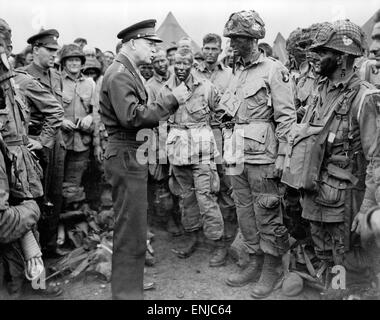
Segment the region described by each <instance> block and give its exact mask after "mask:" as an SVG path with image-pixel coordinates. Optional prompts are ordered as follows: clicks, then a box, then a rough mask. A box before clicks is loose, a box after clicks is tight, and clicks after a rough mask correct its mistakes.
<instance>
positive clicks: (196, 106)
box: [185, 99, 207, 114]
mask: <svg viewBox="0 0 380 320" xmlns="http://www.w3.org/2000/svg"><path fill="white" fill-rule="evenodd" d="M185 108H186V110H187V111H188V112H189V113H190V114H193V113H195V112H197V111H200V110H202V109H205V108H207V104H206V103H205V101H204V100H203V99H196V100H195V101H193V102H192V103H191V104H186V105H185Z"/></svg>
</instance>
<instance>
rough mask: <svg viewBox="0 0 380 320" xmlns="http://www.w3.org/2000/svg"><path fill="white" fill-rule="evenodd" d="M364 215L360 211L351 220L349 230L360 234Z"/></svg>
mask: <svg viewBox="0 0 380 320" xmlns="http://www.w3.org/2000/svg"><path fill="white" fill-rule="evenodd" d="M364 217H365V215H364V214H362V213H360V212H359V213H358V214H357V215H356V216H355V218H354V220H353V221H352V225H351V232H356V233H357V234H360V229H361V223H362V220H363V218H364Z"/></svg>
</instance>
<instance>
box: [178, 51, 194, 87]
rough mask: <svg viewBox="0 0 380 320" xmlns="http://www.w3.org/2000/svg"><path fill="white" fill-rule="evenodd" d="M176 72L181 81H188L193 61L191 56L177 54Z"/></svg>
mask: <svg viewBox="0 0 380 320" xmlns="http://www.w3.org/2000/svg"><path fill="white" fill-rule="evenodd" d="M174 59H175V60H174V72H175V75H176V76H177V78H178V80H179V81H186V79H187V78H188V76H189V75H190V72H191V67H192V61H191V57H190V56H181V55H179V54H176V55H175V58H174Z"/></svg>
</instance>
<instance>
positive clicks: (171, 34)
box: [157, 12, 201, 53]
mask: <svg viewBox="0 0 380 320" xmlns="http://www.w3.org/2000/svg"><path fill="white" fill-rule="evenodd" d="M157 35H158V36H159V37H160V38H161V39H162V40H163V43H162V44H161V46H162V47H164V48H165V49H166V48H167V47H169V45H170V44H172V43H173V42H175V43H177V44H178V40H180V39H181V38H183V37H189V35H188V34H187V33H186V32H185V30H183V29H182V27H181V26H180V25H179V23H178V21H177V19H176V18H175V17H174V15H173V13H171V12H169V13H168V15H167V16H166V18H165V20H164V22H162V24H161V25H160V27H159V28H158V29H157ZM189 38H190V39H191V37H189ZM191 41H192V46H193V51H194V53H195V52H197V51H200V50H201V48H200V47H199V46H198V44H196V43H195V41H194V40H191Z"/></svg>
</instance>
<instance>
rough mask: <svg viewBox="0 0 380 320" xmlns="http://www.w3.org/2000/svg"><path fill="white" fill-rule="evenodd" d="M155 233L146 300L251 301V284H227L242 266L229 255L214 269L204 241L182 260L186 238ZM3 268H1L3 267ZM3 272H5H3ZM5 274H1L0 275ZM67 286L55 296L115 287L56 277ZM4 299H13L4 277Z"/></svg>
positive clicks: (93, 296)
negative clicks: (179, 251) (152, 286)
mask: <svg viewBox="0 0 380 320" xmlns="http://www.w3.org/2000/svg"><path fill="white" fill-rule="evenodd" d="M152 231H153V232H154V234H155V237H154V241H153V242H152V245H153V248H154V250H155V258H156V264H155V266H153V267H146V269H145V281H146V282H154V283H155V289H151V290H147V291H145V292H144V298H145V299H146V300H169V299H170V300H181V299H183V300H251V299H253V298H251V297H250V290H251V286H250V285H248V286H246V287H243V288H232V287H229V286H227V285H226V284H225V282H224V281H225V279H226V278H227V277H228V275H229V274H230V273H232V272H235V271H237V270H238V268H239V267H238V266H237V265H236V263H235V262H234V261H233V260H232V258H230V257H229V259H228V262H227V264H226V265H225V266H222V267H218V268H210V267H209V266H208V259H209V253H210V248H209V247H208V246H207V244H206V243H203V244H202V245H201V246H200V247H199V248H198V250H197V251H196V252H195V253H194V254H193V255H192V256H191V257H189V258H187V259H179V258H178V257H177V256H176V255H175V254H174V253H173V252H172V251H171V249H172V248H173V247H174V246H175V245H176V244H179V243H180V242H181V241H183V240H184V237H183V236H181V237H177V238H173V237H172V236H171V235H170V234H169V233H167V232H166V231H164V230H163V229H162V228H158V227H153V228H152ZM0 269H1V267H0ZM0 273H1V271H0ZM0 276H1V275H0ZM1 278H2V277H1ZM55 281H57V282H58V283H59V284H60V285H61V287H62V288H63V289H64V294H63V295H62V296H60V297H58V298H55V299H60V300H61V299H64V300H109V299H111V288H110V284H109V283H105V282H104V281H102V280H101V279H99V278H97V277H94V276H93V275H87V276H86V275H81V276H79V277H77V278H76V279H73V280H68V279H66V278H64V277H63V278H58V279H55ZM0 299H1V300H3V299H9V297H8V296H7V294H6V292H5V290H4V288H3V286H2V285H1V280H0ZM23 299H26V300H29V299H44V298H41V297H38V296H36V295H25V296H23ZM267 299H274V300H279V299H296V300H310V299H319V294H318V293H317V292H316V291H314V290H312V289H308V288H306V289H304V291H303V292H302V293H301V294H300V295H299V296H297V297H292V298H290V297H286V296H284V295H283V294H281V289H279V290H277V291H275V292H274V293H273V294H272V295H271V296H270V297H269V298H267Z"/></svg>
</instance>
